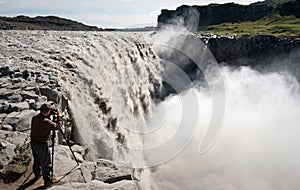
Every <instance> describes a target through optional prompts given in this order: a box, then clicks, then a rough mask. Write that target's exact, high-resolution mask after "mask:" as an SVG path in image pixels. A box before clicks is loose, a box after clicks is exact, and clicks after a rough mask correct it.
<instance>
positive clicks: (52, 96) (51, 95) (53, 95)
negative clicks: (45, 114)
mask: <svg viewBox="0 0 300 190" xmlns="http://www.w3.org/2000/svg"><path fill="white" fill-rule="evenodd" d="M40 92H41V94H42V95H43V96H46V97H47V99H48V100H49V101H53V102H55V103H57V102H58V93H57V92H56V91H55V90H52V89H51V88H49V87H41V88H40Z"/></svg>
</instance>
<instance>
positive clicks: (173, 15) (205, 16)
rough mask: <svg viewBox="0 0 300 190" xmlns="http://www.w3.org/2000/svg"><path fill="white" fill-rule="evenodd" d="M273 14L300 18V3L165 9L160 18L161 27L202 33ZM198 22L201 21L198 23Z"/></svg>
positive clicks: (281, 0)
mask: <svg viewBox="0 0 300 190" xmlns="http://www.w3.org/2000/svg"><path fill="white" fill-rule="evenodd" d="M274 13H277V14H279V15H280V16H294V17H295V18H300V0H266V1H263V2H256V3H252V4H250V5H239V4H235V3H226V4H209V5H205V6H196V5H195V6H187V5H182V6H180V7H178V8H177V9H176V10H166V9H163V10H162V11H161V14H160V15H159V16H158V27H161V26H163V25H165V24H175V25H178V24H179V25H183V26H185V27H187V28H188V29H189V30H191V31H199V30H203V29H205V28H206V27H207V26H210V25H218V24H222V23H241V22H247V21H257V20H259V19H261V18H263V17H266V16H268V15H271V14H274ZM196 20H199V23H198V22H196Z"/></svg>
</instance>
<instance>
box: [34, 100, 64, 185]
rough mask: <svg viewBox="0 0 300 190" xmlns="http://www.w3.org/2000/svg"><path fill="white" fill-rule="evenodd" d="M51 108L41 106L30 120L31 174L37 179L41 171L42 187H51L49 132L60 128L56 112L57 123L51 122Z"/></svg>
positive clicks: (59, 120) (47, 105)
mask: <svg viewBox="0 0 300 190" xmlns="http://www.w3.org/2000/svg"><path fill="white" fill-rule="evenodd" d="M50 112H51V108H50V105H49V104H43V105H42V106H41V108H40V113H39V114H37V115H36V116H34V117H33V118H32V120H31V132H30V138H31V142H30V145H31V149H32V154H33V167H32V169H33V173H34V175H35V179H36V180H37V179H39V177H40V173H41V170H42V174H43V179H44V186H45V187H48V186H50V185H52V179H51V176H52V175H51V156H50V150H49V146H48V141H49V140H50V136H51V131H52V130H59V129H60V128H61V126H62V119H61V117H60V113H59V111H58V110H57V112H55V114H56V115H57V118H58V120H57V122H53V121H52V120H51V119H50V118H49V116H50Z"/></svg>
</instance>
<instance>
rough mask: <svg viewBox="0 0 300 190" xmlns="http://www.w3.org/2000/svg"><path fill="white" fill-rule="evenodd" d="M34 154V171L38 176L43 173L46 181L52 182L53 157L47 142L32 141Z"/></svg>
mask: <svg viewBox="0 0 300 190" xmlns="http://www.w3.org/2000/svg"><path fill="white" fill-rule="evenodd" d="M30 144H31V149H32V154H33V167H32V170H33V173H34V175H35V176H36V177H37V176H39V175H40V173H41V169H42V173H43V179H44V182H51V158H50V150H49V146H48V144H47V143H37V142H34V141H31V143H30Z"/></svg>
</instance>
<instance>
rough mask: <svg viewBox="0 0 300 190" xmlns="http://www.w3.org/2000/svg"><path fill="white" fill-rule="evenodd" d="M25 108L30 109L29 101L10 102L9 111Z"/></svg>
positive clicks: (18, 110) (19, 110)
mask: <svg viewBox="0 0 300 190" xmlns="http://www.w3.org/2000/svg"><path fill="white" fill-rule="evenodd" d="M23 110H29V104H28V103H27V102H18V103H9V107H8V109H7V113H11V112H21V111H23Z"/></svg>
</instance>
